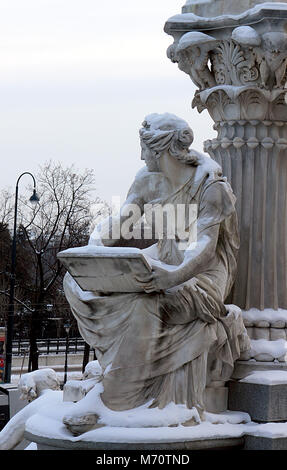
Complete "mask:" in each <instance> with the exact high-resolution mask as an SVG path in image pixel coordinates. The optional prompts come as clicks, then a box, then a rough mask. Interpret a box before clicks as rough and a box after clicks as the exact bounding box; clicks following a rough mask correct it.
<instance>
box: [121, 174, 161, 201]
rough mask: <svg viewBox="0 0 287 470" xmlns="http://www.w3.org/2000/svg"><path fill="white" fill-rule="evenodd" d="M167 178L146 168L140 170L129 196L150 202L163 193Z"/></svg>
mask: <svg viewBox="0 0 287 470" xmlns="http://www.w3.org/2000/svg"><path fill="white" fill-rule="evenodd" d="M167 184H168V182H167V178H166V177H165V176H164V175H163V174H162V173H160V172H151V171H149V170H148V169H147V167H143V168H141V169H140V170H139V171H138V172H137V174H136V176H135V179H134V182H133V184H132V186H131V188H130V190H129V195H131V194H133V195H137V196H138V197H140V198H142V199H143V200H145V201H147V200H151V199H153V198H156V197H157V196H158V195H160V194H161V193H165V188H166V186H167Z"/></svg>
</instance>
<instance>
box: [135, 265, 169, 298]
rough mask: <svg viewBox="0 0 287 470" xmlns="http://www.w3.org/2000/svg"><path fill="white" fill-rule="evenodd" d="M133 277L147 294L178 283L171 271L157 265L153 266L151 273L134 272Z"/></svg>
mask: <svg viewBox="0 0 287 470" xmlns="http://www.w3.org/2000/svg"><path fill="white" fill-rule="evenodd" d="M134 277H135V280H136V281H137V282H138V285H139V287H141V288H142V289H143V291H145V292H146V293H148V294H150V293H152V292H160V291H163V290H166V289H169V288H170V287H174V286H176V285H177V284H178V283H177V280H176V276H175V273H174V272H173V271H170V270H167V269H165V268H162V267H159V266H153V270H152V272H151V273H148V274H136V275H135V276H134Z"/></svg>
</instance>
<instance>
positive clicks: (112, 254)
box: [58, 245, 152, 292]
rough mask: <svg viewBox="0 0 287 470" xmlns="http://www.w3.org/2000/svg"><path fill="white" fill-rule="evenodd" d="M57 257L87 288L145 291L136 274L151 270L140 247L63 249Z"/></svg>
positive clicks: (93, 289) (111, 290) (95, 290)
mask: <svg viewBox="0 0 287 470" xmlns="http://www.w3.org/2000/svg"><path fill="white" fill-rule="evenodd" d="M58 258H59V260H60V261H61V262H62V263H63V265H64V266H65V268H66V269H67V270H68V271H69V273H70V274H71V276H73V278H74V279H75V281H76V282H77V284H78V285H79V286H80V287H81V289H82V290H84V291H93V292H142V289H141V288H139V287H138V285H137V283H136V282H135V280H134V275H135V274H136V273H142V274H144V273H149V272H151V271H152V267H151V264H150V263H149V261H148V257H147V256H145V255H144V254H143V253H142V251H141V250H139V249H137V248H117V247H112V248H110V247H104V246H90V245H88V246H85V247H81V248H71V249H69V250H65V251H61V252H60V253H58Z"/></svg>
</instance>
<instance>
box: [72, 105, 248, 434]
mask: <svg viewBox="0 0 287 470" xmlns="http://www.w3.org/2000/svg"><path fill="white" fill-rule="evenodd" d="M140 141H141V147H142V159H143V160H145V163H146V166H145V168H143V169H142V170H141V171H140V172H139V173H138V174H137V175H136V178H135V180H134V182H133V184H132V186H131V188H130V190H129V193H128V196H127V200H126V202H125V204H124V207H123V208H122V210H121V213H120V215H119V216H118V219H119V220H118V221H117V222H118V224H119V225H124V222H125V220H126V218H127V217H126V216H125V215H124V214H126V211H125V210H124V209H125V207H126V206H128V205H130V204H133V205H137V206H138V207H139V208H140V215H143V214H144V210H145V207H146V205H149V206H150V205H151V206H154V205H172V206H173V207H174V208H175V211H177V208H178V207H180V206H182V205H185V206H186V207H188V206H189V205H196V207H197V233H196V238H197V242H196V243H191V244H190V245H188V244H187V245H186V249H185V250H183V249H182V248H181V249H180V248H179V245H180V242H181V241H182V240H179V238H178V237H177V235H176V236H175V237H174V238H171V237H169V236H168V234H167V233H163V236H162V237H161V238H160V239H159V240H158V241H157V242H156V243H155V244H153V245H152V246H150V247H148V248H146V249H144V250H143V253H144V254H145V255H146V256H147V257H148V259H149V262H150V265H151V269H152V272H149V273H148V272H146V271H144V270H143V271H142V272H138V273H137V274H135V276H134V278H135V282H136V283H137V289H135V290H136V292H129V293H123V292H119V291H117V280H116V278H115V281H114V285H115V291H114V293H110V292H109V293H108V294H107V295H105V294H104V293H103V292H97V289H96V287H95V289H94V291H93V292H91V291H90V292H87V291H84V290H82V289H81V288H80V287H79V285H78V283H77V282H76V281H75V280H74V279H73V277H72V276H71V275H70V274H69V273H67V275H66V277H65V280H64V288H65V294H66V297H67V299H68V301H69V303H70V305H71V308H72V312H73V314H74V316H75V318H76V319H77V321H78V326H79V331H80V332H81V335H82V336H83V338H84V339H85V341H86V342H87V343H88V344H90V346H91V347H93V348H95V350H96V355H97V358H98V360H99V363H100V365H101V367H102V370H103V376H102V381H101V385H102V393H101V395H100V397H101V400H102V402H103V404H104V406H105V407H106V408H108V409H110V410H113V411H123V410H129V409H135V408H137V407H140V406H142V405H145V404H148V406H149V408H158V409H164V408H165V407H167V406H168V405H169V404H170V403H175V404H181V405H184V406H185V407H186V408H187V409H189V410H194V411H196V413H197V416H198V417H199V419H198V420H199V421H200V420H203V419H204V410H205V403H204V391H205V388H206V387H207V386H209V387H212V385H213V384H214V383H215V382H216V383H217V384H218V383H221V384H224V383H225V382H226V381H227V380H228V379H229V378H230V377H231V374H232V371H233V364H234V361H235V360H236V359H238V358H239V356H240V354H241V352H242V351H244V350H246V349H248V348H249V340H248V336H247V334H246V330H245V328H244V325H243V321H242V318H241V314H240V310H239V309H237V310H236V308H235V309H234V308H233V309H232V308H231V309H230V311H229V310H228V309H227V308H226V306H225V305H224V301H225V299H226V298H227V296H228V294H229V292H230V289H231V287H232V284H233V281H234V278H235V274H236V256H237V250H238V247H239V238H238V231H237V218H236V212H235V207H234V204H235V197H234V195H233V193H232V190H231V188H230V186H229V184H228V183H227V182H226V180H225V179H224V178H223V177H222V174H221V169H220V167H219V166H218V165H217V164H216V163H215V162H213V161H212V160H211V159H210V158H208V157H205V156H204V155H202V154H199V153H198V152H196V151H194V150H191V149H190V145H191V144H192V142H193V132H192V130H191V129H190V127H189V125H188V124H187V123H186V122H185V121H183V120H182V119H180V118H178V117H177V116H174V115H171V114H168V113H165V114H152V115H149V116H147V117H146V119H145V121H144V123H143V127H142V128H141V130H140ZM103 227H106V229H107V233H106V235H105V234H104V233H103ZM109 227H110V224H109V223H106V224H105V223H104V224H102V225H101V227H97V228H96V229H95V231H94V233H93V234H92V235H91V238H90V244H89V247H87V253H88V252H89V249H91V246H93V245H107V246H109V247H110V246H114V250H115V252H116V253H117V251H116V250H119V249H118V248H116V245H117V244H118V242H119V240H114V239H113V240H111V239H110V237H109ZM184 229H185V233H186V232H187V234H188V232H189V231H191V230H192V227H191V225H190V223H189V221H188V220H186V223H185V227H184ZM100 230H101V236H100V237H99V231H100ZM121 236H122V237H123V236H124V234H123V232H121ZM187 238H188V237H187ZM70 251H71V250H70ZM118 253H119V258H118V260H119V262H120V257H121V256H122V253H121V252H120V250H119V251H118ZM81 262H82V263H83V260H82V261H81ZM73 265H75V262H74V263H73ZM95 274H96V273H94V275H95ZM101 275H102V274H101ZM139 291H141V292H139ZM238 310H239V313H238ZM198 420H197V421H198ZM195 421H196V420H195V419H191V420H190V423H188V422H187V423H186V424H194V423H195ZM64 423H65V424H66V426H67V427H68V429H70V430H71V431H72V433H74V434H76V435H77V434H79V433H81V432H84V431H87V430H89V429H92V428H95V427H97V426H99V425H102V424H100V417H99V414H98V412H97V410H95V409H93V410H91V409H89V410H88V409H87V410H86V411H85V412H83V410H81V412H80V411H79V408H78V407H75V412H74V413H73V412H70V413H69V415H67V416H65V417H64ZM174 424H179V423H174Z"/></svg>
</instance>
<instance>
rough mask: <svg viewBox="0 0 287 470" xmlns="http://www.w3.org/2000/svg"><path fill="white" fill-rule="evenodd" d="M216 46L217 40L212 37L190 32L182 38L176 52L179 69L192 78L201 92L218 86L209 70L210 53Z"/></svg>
mask: <svg viewBox="0 0 287 470" xmlns="http://www.w3.org/2000/svg"><path fill="white" fill-rule="evenodd" d="M215 45H216V40H215V39H214V38H212V37H211V36H208V35H207V34H204V33H199V32H190V33H186V34H184V35H183V36H182V38H181V39H180V41H179V43H178V46H177V48H176V51H175V58H176V61H177V62H178V67H179V69H180V70H182V71H183V72H185V73H187V74H188V75H189V76H190V78H191V79H192V81H193V82H194V83H195V85H196V86H197V87H198V88H199V90H200V91H202V90H205V89H206V88H210V87H213V86H215V85H216V83H215V79H214V75H213V73H212V71H211V70H210V68H209V62H210V56H209V52H210V51H211V50H212V48H214V47H215Z"/></svg>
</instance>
